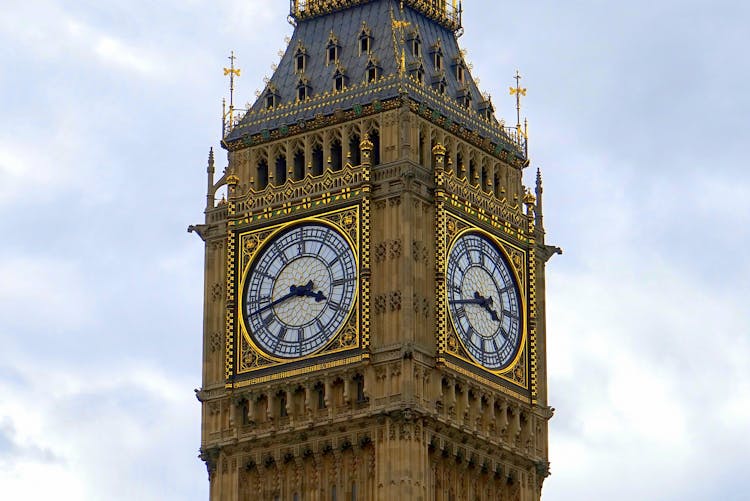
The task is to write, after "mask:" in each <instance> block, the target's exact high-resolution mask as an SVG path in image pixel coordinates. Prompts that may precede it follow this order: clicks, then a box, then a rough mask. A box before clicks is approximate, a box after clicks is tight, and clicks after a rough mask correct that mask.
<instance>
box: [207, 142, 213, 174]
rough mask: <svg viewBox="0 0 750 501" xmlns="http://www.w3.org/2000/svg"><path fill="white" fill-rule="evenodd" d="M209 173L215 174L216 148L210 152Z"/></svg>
mask: <svg viewBox="0 0 750 501" xmlns="http://www.w3.org/2000/svg"><path fill="white" fill-rule="evenodd" d="M208 172H209V173H213V172H214V147H213V146H212V147H211V148H210V149H209V150H208Z"/></svg>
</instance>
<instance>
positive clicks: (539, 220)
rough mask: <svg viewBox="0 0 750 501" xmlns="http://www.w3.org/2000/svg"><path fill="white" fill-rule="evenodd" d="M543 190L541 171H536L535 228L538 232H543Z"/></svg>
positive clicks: (538, 169)
mask: <svg viewBox="0 0 750 501" xmlns="http://www.w3.org/2000/svg"><path fill="white" fill-rule="evenodd" d="M543 193H544V188H543V187H542V169H540V168H538V167H537V169H536V227H537V228H539V229H540V230H544V216H543V214H542V194H543Z"/></svg>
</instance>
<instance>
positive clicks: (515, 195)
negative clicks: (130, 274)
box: [191, 0, 558, 501]
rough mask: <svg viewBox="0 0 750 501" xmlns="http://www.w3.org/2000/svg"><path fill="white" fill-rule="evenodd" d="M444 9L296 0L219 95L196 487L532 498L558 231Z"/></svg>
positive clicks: (274, 494)
mask: <svg viewBox="0 0 750 501" xmlns="http://www.w3.org/2000/svg"><path fill="white" fill-rule="evenodd" d="M461 14H462V7H461V5H460V4H457V3H456V2H455V1H453V0H447V1H446V0H430V1H428V0H402V1H397V0H336V1H333V0H292V1H291V2H290V18H289V19H290V22H292V23H293V24H294V26H295V29H294V34H293V35H292V37H291V39H290V41H289V42H288V46H287V48H286V52H285V53H284V55H283V57H282V59H281V62H280V63H279V65H278V67H277V68H276V70H275V72H274V74H273V76H272V77H271V78H270V79H268V81H267V83H266V85H265V88H264V90H263V92H262V93H261V94H260V95H259V97H258V99H257V101H256V102H255V103H254V104H253V105H252V106H251V107H250V108H249V109H248V110H243V111H242V112H238V113H237V114H236V116H235V114H234V111H235V110H234V109H233V108H231V111H232V113H229V116H230V117H231V119H230V120H228V121H227V123H226V127H225V130H224V134H223V137H222V147H223V148H224V149H225V150H226V151H227V157H228V163H227V165H226V168H225V169H223V172H221V173H219V174H217V173H216V165H215V163H216V161H215V158H214V154H213V152H212V153H211V155H210V156H209V162H208V182H207V188H208V193H207V206H206V211H205V222H204V223H203V224H200V225H196V226H193V227H191V230H195V231H196V232H197V233H198V234H199V235H200V236H201V238H202V239H203V240H204V242H205V290H204V295H205V300H204V325H203V332H204V336H203V338H204V346H203V352H204V354H203V381H202V387H201V389H200V390H198V391H197V397H198V399H199V401H200V403H201V406H202V436H201V449H200V451H201V453H200V454H201V458H202V459H203V460H204V461H205V463H206V467H207V470H208V476H209V482H210V499H211V500H212V501H250V500H279V501H324V500H325V501H329V500H337V501H344V500H346V501H349V500H365V501H366V500H389V501H392V500H423V501H428V500H436V501H459V500H466V501H469V500H471V501H474V500H482V501H485V500H486V501H489V500H503V501H506V500H512V501H532V500H538V499H540V497H541V490H542V484H543V481H544V479H545V478H546V477H547V475H548V474H549V463H548V436H547V433H548V421H549V419H550V418H551V417H552V409H551V408H550V407H549V405H548V398H547V382H546V342H545V340H546V325H545V294H544V290H545V287H544V284H545V282H544V276H545V272H544V268H545V264H546V262H547V260H548V259H549V258H550V256H551V255H552V254H553V253H554V252H556V251H557V250H558V249H556V248H554V247H551V246H548V245H546V244H545V233H544V228H543V218H542V183H541V176H540V175H539V174H537V176H536V183H535V187H534V189H533V190H532V189H527V188H525V187H524V185H523V182H522V177H523V172H524V170H525V169H527V168H528V167H529V165H530V162H529V160H528V154H527V148H526V141H527V137H526V134H525V131H524V129H523V127H521V125H520V123H519V124H518V125H517V126H516V127H506V126H505V123H504V122H503V121H499V120H498V119H497V118H496V117H495V110H494V107H493V104H492V102H491V101H490V99H489V97H486V96H485V95H484V94H482V93H481V92H480V90H479V88H478V87H477V85H476V82H475V80H474V79H473V78H472V76H471V73H470V68H469V65H468V64H467V63H466V61H465V60H464V58H463V53H462V51H461V50H460V48H459V45H458V36H459V35H460V33H461V31H462V30H463V27H462V19H461ZM227 71H228V72H229V73H230V74H231V75H232V76H234V72H235V69H234V67H232V68H230V69H228V70H227ZM514 90H515V91H516V93H517V94H518V93H520V92H522V91H523V89H521V88H520V86H518V85H517V86H516V88H515V89H514ZM519 122H520V120H519ZM222 190H226V195H225V197H224V198H222V197H219V196H218V195H217V194H218V193H220V192H221V191H222ZM217 199H219V200H218V201H217Z"/></svg>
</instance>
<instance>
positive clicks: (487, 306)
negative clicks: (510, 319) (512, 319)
mask: <svg viewBox="0 0 750 501" xmlns="http://www.w3.org/2000/svg"><path fill="white" fill-rule="evenodd" d="M477 294H479V293H477ZM480 297H481V296H480ZM482 299H484V303H483V304H482V307H484V309H485V310H487V313H489V314H490V317H491V318H492V320H494V321H495V322H499V321H500V317H498V316H497V312H496V311H495V310H493V309H492V303H493V300H492V297H488V298H482Z"/></svg>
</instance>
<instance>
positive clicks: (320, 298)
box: [303, 290, 328, 303]
mask: <svg viewBox="0 0 750 501" xmlns="http://www.w3.org/2000/svg"><path fill="white" fill-rule="evenodd" d="M303 295H304V296H305V297H312V298H315V302H316V303H320V302H321V301H325V300H327V299H328V298H327V297H325V295H324V294H323V291H318V292H313V291H308V290H306V291H305V293H304V294H303Z"/></svg>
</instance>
